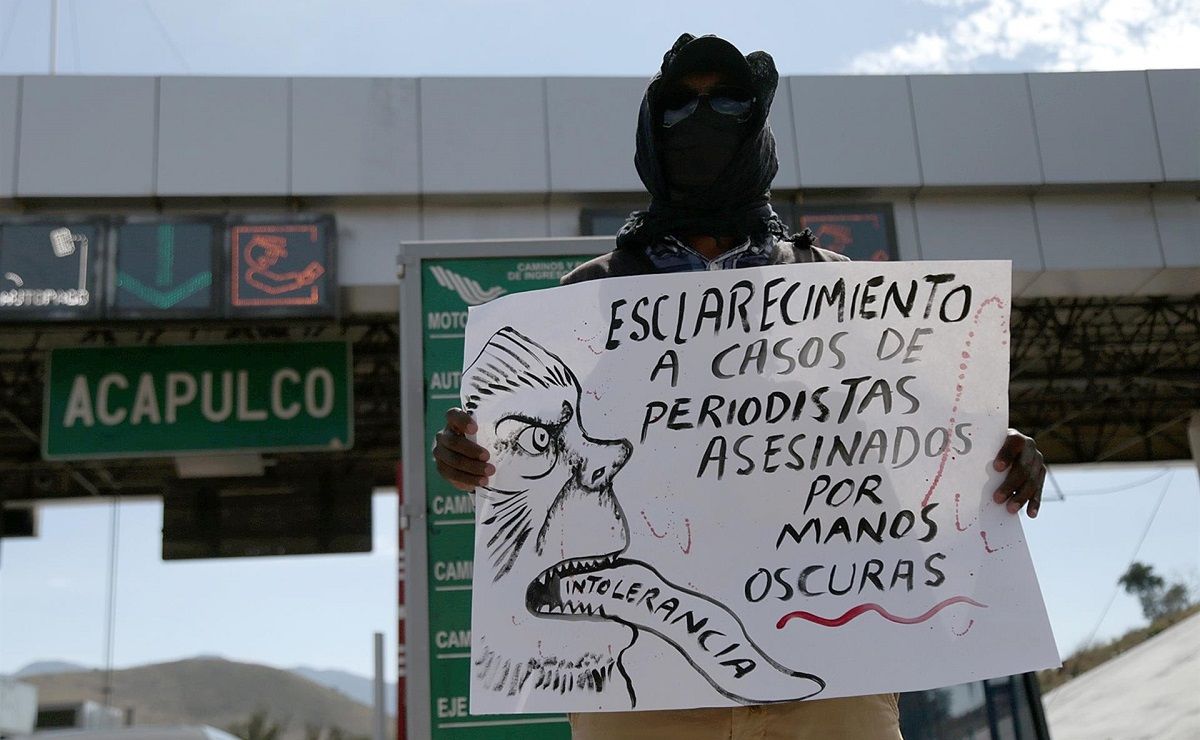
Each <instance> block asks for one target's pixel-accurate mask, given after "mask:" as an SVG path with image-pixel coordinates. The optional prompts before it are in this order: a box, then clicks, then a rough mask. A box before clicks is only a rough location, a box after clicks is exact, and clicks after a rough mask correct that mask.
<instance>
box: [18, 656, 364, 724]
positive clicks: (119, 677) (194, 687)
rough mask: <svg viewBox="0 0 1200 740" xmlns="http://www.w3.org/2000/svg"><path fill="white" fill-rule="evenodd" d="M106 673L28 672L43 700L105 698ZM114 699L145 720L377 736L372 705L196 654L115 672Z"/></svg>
mask: <svg viewBox="0 0 1200 740" xmlns="http://www.w3.org/2000/svg"><path fill="white" fill-rule="evenodd" d="M103 679H104V675H103V673H102V672H101V671H87V672H78V673H59V674H54V675H42V676H29V677H28V678H25V679H23V680H25V681H27V682H29V683H32V684H34V685H35V686H37V689H38V702H39V703H40V704H48V703H58V702H78V701H85V700H89V699H90V700H92V701H103V694H102V686H103ZM113 704H114V705H116V706H119V707H122V708H124V707H132V708H133V718H134V723H135V724H138V725H160V724H182V723H190V724H197V723H203V724H207V725H211V726H213V727H220V728H229V727H231V726H233V725H236V724H245V723H246V721H247V720H248V719H249V718H250V717H251V716H252V715H254V714H255V713H256V712H258V713H262V712H265V713H266V716H267V717H269V718H270V719H271V721H272V722H280V723H282V722H284V721H286V723H287V724H286V728H285V732H284V733H283V734H282V735H281V740H304V739H305V737H306V729H308V728H314V727H315V728H330V729H332V728H338V729H340V730H341V731H342V732H343V733H344V734H346V735H350V736H356V735H363V736H367V737H369V736H370V734H371V710H370V708H369V707H366V706H364V705H362V704H359V703H358V702H355V701H354V700H352V699H350V698H348V697H346V696H345V695H343V694H341V693H339V692H337V691H334V690H333V689H328V688H325V687H324V686H320V685H318V684H316V683H313V682H312V681H309V680H308V679H305V678H302V677H300V676H297V675H296V674H294V673H291V672H289V671H281V670H277V669H275V668H270V667H267V666H262V665H254V664H249V663H237V662H234V661H228V660H220V659H210V658H204V659H192V660H181V661H176V662H173V663H159V664H156V665H147V666H139V667H137V668H128V669H125V670H120V671H114V672H113Z"/></svg>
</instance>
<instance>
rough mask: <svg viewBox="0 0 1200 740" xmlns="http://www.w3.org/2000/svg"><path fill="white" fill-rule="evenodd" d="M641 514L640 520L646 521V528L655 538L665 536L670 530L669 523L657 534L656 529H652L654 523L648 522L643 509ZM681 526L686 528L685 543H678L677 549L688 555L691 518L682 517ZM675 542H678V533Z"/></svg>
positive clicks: (690, 538) (690, 539)
mask: <svg viewBox="0 0 1200 740" xmlns="http://www.w3.org/2000/svg"><path fill="white" fill-rule="evenodd" d="M641 514H642V521H644V522H645V523H646V528H647V529H649V530H650V534H652V535H654V536H655V537H656V538H658V539H660V540H661V539H663V538H664V537H666V536H667V532H670V531H671V527H670V525H668V526H667V528H666V529H664V530H663V533H662V534H659V533H658V531H657V530H655V529H654V525H653V524H651V523H650V518H649V517H647V516H646V511H645V509H643V510H642V512H641ZM683 526H684V529H686V530H687V544H686V545H682V544H680V545H679V549H680V550H681V551H682V552H683V554H684V555H690V554H691V552H692V520H690V519H688V518H687V517H684V518H683ZM675 542H676V544H678V543H679V535H675Z"/></svg>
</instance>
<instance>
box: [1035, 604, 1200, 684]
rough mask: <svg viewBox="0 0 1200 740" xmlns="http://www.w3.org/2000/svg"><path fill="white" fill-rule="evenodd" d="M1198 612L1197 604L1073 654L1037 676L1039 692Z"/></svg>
mask: <svg viewBox="0 0 1200 740" xmlns="http://www.w3.org/2000/svg"><path fill="white" fill-rule="evenodd" d="M1197 612H1200V604H1196V605H1194V606H1192V607H1190V608H1188V609H1184V610H1183V611H1178V612H1175V613H1173V614H1168V615H1166V616H1163V617H1159V618H1158V619H1156V620H1154V621H1153V622H1152V623H1150V624H1149V625H1147V626H1146V627H1139V628H1138V629H1134V630H1130V631H1128V632H1126V633H1125V634H1124V635H1121V636H1120V637H1118V638H1117V639H1115V640H1113V641H1111V642H1107V643H1105V644H1103V645H1096V646H1093V647H1085V648H1081V649H1079V650H1077V651H1075V652H1074V653H1072V655H1071V657H1069V658H1067V659H1066V660H1064V661H1063V664H1062V667H1061V668H1052V669H1050V670H1047V671H1041V672H1040V673H1038V682H1039V683H1040V684H1041V687H1042V691H1043V692H1046V691H1050V690H1051V689H1053V688H1055V687H1057V686H1061V685H1062V684H1064V683H1066V682H1067V681H1070V680H1071V679H1072V678H1075V677H1076V676H1078V675H1081V674H1083V673H1087V672H1088V671H1090V670H1092V669H1093V668H1095V667H1097V666H1099V665H1100V664H1101V663H1105V662H1107V661H1110V660H1112V659H1113V658H1115V657H1117V656H1118V655H1120V654H1121V653H1123V652H1125V651H1126V650H1130V649H1132V648H1135V647H1137V646H1138V645H1140V644H1142V643H1143V642H1145V641H1146V640H1149V639H1150V638H1151V637H1154V636H1155V635H1157V634H1158V633H1160V632H1162V631H1163V630H1165V629H1167V628H1168V627H1170V626H1172V625H1174V624H1178V623H1179V622H1182V621H1183V620H1185V619H1187V618H1188V617H1190V616H1192V615H1193V614H1195V613H1197Z"/></svg>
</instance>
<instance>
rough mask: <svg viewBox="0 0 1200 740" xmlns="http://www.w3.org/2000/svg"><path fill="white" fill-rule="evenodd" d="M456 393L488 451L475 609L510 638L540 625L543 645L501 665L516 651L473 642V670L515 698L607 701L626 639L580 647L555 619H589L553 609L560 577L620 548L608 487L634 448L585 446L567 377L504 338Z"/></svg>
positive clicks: (613, 630)
mask: <svg viewBox="0 0 1200 740" xmlns="http://www.w3.org/2000/svg"><path fill="white" fill-rule="evenodd" d="M462 388H463V396H464V407H465V408H466V410H467V411H469V412H471V413H472V414H474V415H475V417H476V420H477V422H478V423H479V427H480V429H479V434H478V436H477V439H476V441H477V442H478V443H479V444H480V445H482V446H483V447H485V448H487V449H489V450H490V451H491V460H490V461H491V462H492V464H493V465H495V468H496V474H495V475H494V476H492V478H491V480H490V481H489V485H488V486H487V488H481V489H479V490H478V491H477V494H476V507H477V508H478V510H479V515H478V517H477V527H478V529H477V532H476V539H477V542H478V543H479V547H478V549H477V552H478V553H479V555H478V556H477V562H476V564H475V585H474V591H475V594H476V599H481V600H483V599H486V601H487V603H489V604H491V605H493V606H499V608H501V609H504V610H506V611H505V613H508V614H511V616H512V619H511V620H510V621H511V623H512V625H513V627H514V628H517V629H520V628H521V626H522V625H527V623H528V621H529V620H531V619H538V622H539V623H538V625H537V627H536V631H537V633H538V634H539V635H540V637H541V639H540V641H539V647H538V652H539V653H540V654H537V655H525V654H512V655H500V654H498V653H497V652H496V650H497V649H498V648H499V649H504V650H511V649H512V647H511V646H513V645H519V644H520V640H519V639H517V638H515V637H513V636H505V635H495V634H492V635H486V636H480V637H482V638H484V639H486V648H485V650H484V656H485V657H484V658H482V659H481V658H480V657H479V656H478V655H477V656H476V658H477V670H479V671H480V672H482V673H485V674H486V675H488V676H489V677H492V678H490V679H489V681H491V680H492V679H493V678H494V680H496V681H498V683H499V685H495V686H493V688H494V689H496V690H510V689H511V690H512V693H515V691H517V690H525V689H526V687H527V686H532V687H533V688H545V689H550V690H559V689H560V687H564V688H563V690H565V687H568V686H569V687H571V688H572V690H592V691H600V690H603V688H604V687H605V686H606V684H607V683H608V680H609V679H610V678H611V676H612V671H613V668H614V665H615V660H614V655H615V651H617V650H620V649H621V648H623V647H625V645H626V644H627V643H628V642H629V638H630V634H631V633H630V630H629V629H628V628H625V627H623V626H620V625H617V624H614V623H611V622H604V623H603V624H596V625H595V628H593V627H592V626H589V627H588V633H589V635H588V639H585V640H580V637H579V631H578V630H577V629H572V625H571V624H570V623H569V621H563V620H564V619H569V618H570V617H573V616H577V617H579V618H585V619H586V618H589V617H591V616H592V615H591V614H589V613H588V610H583V609H581V610H580V612H579V613H578V614H572V613H570V612H571V610H570V608H569V607H568V606H566V605H564V604H562V603H553V604H552V603H550V602H551V601H554V600H555V596H554V593H555V590H556V589H557V587H558V581H559V579H560V578H562V577H564V576H566V575H571V574H578V573H583V572H587V571H590V570H595V569H599V568H603V567H605V566H606V565H609V564H611V563H612V562H613V560H614V559H615V558H616V557H617V556H618V555H619V554H620V553H621V552H622V551H624V550H625V548H626V547H627V546H628V544H629V525H628V523H627V521H626V519H625V514H624V512H623V511H622V510H621V506H620V503H619V502H618V501H617V498H616V496H615V495H614V493H613V479H614V477H615V476H616V474H617V473H618V472H620V470H621V468H622V467H623V466H624V465H625V463H626V461H627V460H628V459H629V455H630V452H631V450H632V446H631V445H630V443H629V442H628V441H627V440H624V439H599V438H597V437H593V436H591V435H589V434H588V433H587V430H586V428H585V427H584V424H583V419H582V418H581V414H580V397H581V389H580V386H579V382H578V380H577V379H576V377H575V374H574V373H573V372H572V371H571V369H570V368H569V367H567V366H566V364H564V363H563V362H562V361H561V360H560V359H558V358H557V357H556V356H554V355H552V354H551V353H549V352H547V351H546V350H545V349H544V348H542V347H540V346H539V345H537V344H536V343H535V342H533V341H532V340H530V339H528V338H527V337H525V336H523V335H521V334H520V333H518V332H517V331H515V330H513V329H511V328H505V329H502V330H500V331H499V332H497V333H496V334H494V335H493V336H492V337H491V339H490V340H489V341H488V343H487V345H486V346H485V347H484V349H483V351H482V352H481V353H480V354H479V356H478V357H477V358H476V360H475V361H474V362H473V363H472V364H471V366H470V367H469V368H468V369H467V370H466V372H465V373H464V377H463V380H462ZM484 553H486V558H487V560H486V562H481V561H480V559H481V558H482V556H483V554H484ZM594 619H596V620H598V621H603V620H602V619H601V618H599V617H594ZM524 629H525V630H526V634H528V629H529V627H528V626H526V627H525V628H524ZM560 632H561V634H559V633H560ZM568 646H570V647H568ZM489 660H490V662H491V665H486V664H487V663H488V661H489ZM493 674H495V675H494V676H493Z"/></svg>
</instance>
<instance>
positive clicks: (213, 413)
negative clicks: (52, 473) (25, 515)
mask: <svg viewBox="0 0 1200 740" xmlns="http://www.w3.org/2000/svg"><path fill="white" fill-rule="evenodd" d="M48 376H49V377H48V380H47V382H46V399H45V418H44V420H43V434H42V456H43V457H44V458H46V459H47V460H70V459H80V458H94V457H146V456H156V455H176V454H188V453H201V452H231V451H247V452H255V451H279V450H340V449H347V448H349V447H351V446H353V430H354V423H353V413H352V411H351V409H352V408H353V402H352V388H351V383H350V379H351V378H352V373H351V369H350V347H349V345H348V344H347V343H345V342H297V343H284V342H280V343H271V342H268V343H261V344H211V345H203V344H199V345H180V346H153V347H74V348H67V349H55V350H52V351H51V353H50V362H49V370H48Z"/></svg>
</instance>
